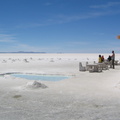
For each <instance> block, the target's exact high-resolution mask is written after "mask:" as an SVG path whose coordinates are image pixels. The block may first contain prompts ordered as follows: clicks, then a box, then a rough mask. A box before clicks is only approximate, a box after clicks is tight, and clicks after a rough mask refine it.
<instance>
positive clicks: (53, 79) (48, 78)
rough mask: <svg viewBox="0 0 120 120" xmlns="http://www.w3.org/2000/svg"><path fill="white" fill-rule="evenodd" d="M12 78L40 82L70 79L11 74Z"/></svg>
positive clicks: (65, 77) (66, 77)
mask: <svg viewBox="0 0 120 120" xmlns="http://www.w3.org/2000/svg"><path fill="white" fill-rule="evenodd" d="M12 76H14V77H18V78H24V79H28V80H41V81H60V80H64V79H68V78H70V77H68V76H53V75H33V74H12Z"/></svg>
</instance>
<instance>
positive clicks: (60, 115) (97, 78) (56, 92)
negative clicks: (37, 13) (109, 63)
mask: <svg viewBox="0 0 120 120" xmlns="http://www.w3.org/2000/svg"><path fill="white" fill-rule="evenodd" d="M98 55H99V54H0V68H1V70H0V85H1V86H0V120H120V66H119V65H118V66H115V69H109V70H104V71H103V72H101V73H97V72H95V73H89V71H85V72H80V71H79V62H82V63H83V65H85V63H86V61H87V62H89V63H92V62H93V61H96V62H97V61H98ZM103 55H104V57H105V58H107V57H108V56H109V54H103ZM116 59H117V60H118V61H120V54H116ZM11 73H22V74H28V73H29V74H37V75H38V74H40V75H44V76H46V75H60V76H69V78H68V79H64V80H60V81H42V80H28V79H25V78H18V77H14V76H12V75H11Z"/></svg>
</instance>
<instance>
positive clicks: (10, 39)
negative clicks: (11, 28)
mask: <svg viewBox="0 0 120 120" xmlns="http://www.w3.org/2000/svg"><path fill="white" fill-rule="evenodd" d="M0 42H6V43H7V42H8V43H10V42H16V41H15V37H14V36H13V35H8V34H0Z"/></svg>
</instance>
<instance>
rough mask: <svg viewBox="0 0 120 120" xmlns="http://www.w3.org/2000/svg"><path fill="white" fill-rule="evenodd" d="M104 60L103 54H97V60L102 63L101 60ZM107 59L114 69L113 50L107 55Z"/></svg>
mask: <svg viewBox="0 0 120 120" xmlns="http://www.w3.org/2000/svg"><path fill="white" fill-rule="evenodd" d="M104 60H105V59H104V56H101V55H99V59H98V62H99V63H102V62H104ZM107 61H108V62H111V65H112V68H113V69H114V68H115V65H114V63H115V52H114V51H112V55H111V56H110V55H109V57H108V58H107Z"/></svg>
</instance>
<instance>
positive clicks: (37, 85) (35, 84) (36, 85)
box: [26, 81, 47, 88]
mask: <svg viewBox="0 0 120 120" xmlns="http://www.w3.org/2000/svg"><path fill="white" fill-rule="evenodd" d="M26 87H27V88H47V86H46V85H44V84H42V83H40V82H38V81H34V82H28V83H27V85H26Z"/></svg>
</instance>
